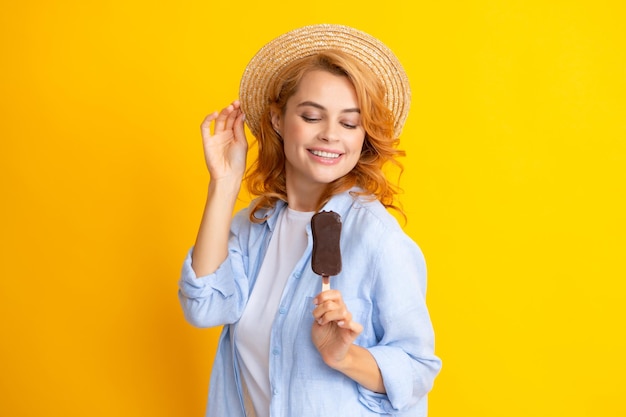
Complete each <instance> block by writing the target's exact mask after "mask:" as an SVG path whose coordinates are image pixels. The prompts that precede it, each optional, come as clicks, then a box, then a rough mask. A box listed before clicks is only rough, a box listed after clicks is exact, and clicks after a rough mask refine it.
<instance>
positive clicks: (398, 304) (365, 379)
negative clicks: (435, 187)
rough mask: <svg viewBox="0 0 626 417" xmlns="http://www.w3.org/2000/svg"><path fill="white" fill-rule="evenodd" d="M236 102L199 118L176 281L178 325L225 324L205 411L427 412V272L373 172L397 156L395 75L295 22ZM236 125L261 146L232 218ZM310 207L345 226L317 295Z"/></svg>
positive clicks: (238, 149) (391, 65) (401, 81)
mask: <svg viewBox="0 0 626 417" xmlns="http://www.w3.org/2000/svg"><path fill="white" fill-rule="evenodd" d="M240 99H241V102H239V101H235V102H233V103H232V104H231V105H229V106H228V107H226V108H224V109H223V110H222V111H221V112H219V113H217V112H215V113H213V114H210V115H209V116H207V118H206V119H205V120H204V122H203V123H202V136H203V143H204V151H205V159H206V163H207V167H208V170H209V173H210V181H209V191H208V196H207V202H206V207H205V211H204V215H203V218H202V221H201V224H200V229H199V231H198V236H197V239H196V242H195V245H194V247H193V248H192V250H190V252H189V255H188V256H187V259H186V260H185V263H184V265H183V271H182V277H181V280H180V291H179V296H180V301H181V304H182V307H183V311H184V313H185V316H186V318H187V320H188V321H190V322H191V323H192V324H194V325H196V326H199V327H209V326H219V325H224V328H223V331H222V334H221V337H220V340H219V345H218V351H217V354H216V358H215V363H214V366H213V370H212V376H211V384H210V391H209V403H208V409H207V415H208V416H259V417H262V416H263V417H265V416H287V417H288V416H298V417H302V416H326V415H341V416H374V415H396V416H425V415H426V413H427V409H426V407H427V399H426V398H427V393H428V391H429V390H430V389H431V387H432V384H433V380H434V378H435V376H436V375H437V373H438V371H439V369H440V366H441V363H440V360H439V359H438V358H437V357H436V356H435V355H434V352H433V350H434V337H433V330H432V325H431V322H430V318H429V315H428V310H427V308H426V304H425V289H426V272H425V265H424V261H423V257H422V254H421V252H420V250H419V248H418V247H417V245H416V244H415V243H414V242H413V241H412V240H411V239H410V238H409V237H408V236H407V235H406V234H405V233H404V232H403V231H402V229H401V228H400V227H399V225H398V224H397V222H396V221H395V219H394V218H393V216H391V215H390V214H389V213H388V212H387V210H386V209H387V208H390V207H395V206H394V195H395V193H396V191H395V188H394V187H393V185H392V184H390V183H389V182H388V181H387V179H386V178H385V177H384V175H383V173H382V170H381V168H382V166H383V165H384V164H385V163H386V162H391V163H397V162H396V160H395V158H396V157H397V156H399V155H402V152H401V151H399V150H397V149H396V145H397V142H398V140H397V138H398V136H399V133H400V131H401V129H402V125H403V123H404V120H405V118H406V113H407V111H408V105H409V101H410V90H409V86H408V82H407V80H406V75H405V73H404V71H403V69H402V67H401V66H400V64H399V62H397V59H396V58H395V56H394V55H393V53H392V52H391V51H390V50H389V49H388V48H386V47H385V46H384V45H383V44H382V43H380V41H378V40H376V39H375V38H372V37H371V36H369V35H367V34H365V33H363V32H360V31H357V30H355V29H352V28H348V27H344V26H337V25H315V26H308V27H304V28H301V29H297V30H295V31H292V32H289V33H287V34H285V35H282V36H281V37H279V38H277V39H274V40H273V41H271V42H270V43H269V44H267V45H266V46H265V47H264V48H263V49H261V51H259V53H257V55H256V56H255V57H254V58H253V59H252V60H251V61H250V63H249V64H248V67H247V68H246V72H245V73H244V76H243V78H242V83H241V91H240ZM244 113H245V116H244ZM244 121H245V122H246V123H247V124H248V126H249V128H250V130H251V132H252V133H253V135H254V136H255V137H256V138H257V139H258V146H259V155H258V158H257V160H256V161H255V163H254V164H253V166H252V167H251V170H250V172H249V174H248V177H247V181H248V186H249V189H250V190H251V192H253V193H254V194H256V195H258V196H259V197H258V198H257V199H256V200H255V201H253V202H252V203H251V205H250V206H249V207H248V208H247V209H245V210H243V211H241V212H239V213H237V214H236V215H235V217H234V218H232V220H231V215H232V212H233V209H234V205H235V200H236V198H237V195H238V193H239V190H240V185H241V182H242V180H243V178H244V172H245V168H246V154H247V142H246V137H245V133H244ZM211 125H214V126H213V132H211ZM320 210H324V211H334V212H336V213H338V214H339V215H340V216H341V218H342V228H343V229H342V234H341V242H340V246H341V253H342V262H343V270H342V272H341V273H340V274H338V275H337V276H336V277H333V288H332V289H331V290H327V291H320V289H321V279H320V277H319V276H318V275H316V274H315V273H314V272H313V271H312V269H311V251H312V237H311V226H310V221H311V218H312V216H313V215H314V214H315V213H316V212H318V211H320Z"/></svg>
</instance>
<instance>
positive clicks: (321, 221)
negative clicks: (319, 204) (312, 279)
mask: <svg viewBox="0 0 626 417" xmlns="http://www.w3.org/2000/svg"><path fill="white" fill-rule="evenodd" d="M311 230H312V232H313V255H312V258H311V267H312V268H313V272H315V273H316V274H318V275H321V276H322V282H323V285H322V290H326V289H329V288H330V287H329V285H330V284H329V278H330V276H331V275H337V274H339V273H340V272H341V250H340V248H339V239H340V237H341V216H339V214H337V213H335V212H334V211H321V212H319V213H317V214H315V215H314V216H313V218H312V219H311Z"/></svg>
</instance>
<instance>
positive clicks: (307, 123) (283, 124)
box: [272, 70, 365, 192]
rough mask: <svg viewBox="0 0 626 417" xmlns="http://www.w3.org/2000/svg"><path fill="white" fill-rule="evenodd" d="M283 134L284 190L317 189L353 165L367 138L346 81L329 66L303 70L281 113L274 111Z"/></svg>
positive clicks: (345, 78) (275, 123) (306, 190)
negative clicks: (329, 68) (285, 181)
mask: <svg viewBox="0 0 626 417" xmlns="http://www.w3.org/2000/svg"><path fill="white" fill-rule="evenodd" d="M272 122H273V124H274V127H275V128H276V129H277V130H278V132H279V133H280V135H281V136H282V138H283V143H284V145H283V146H284V151H285V157H286V163H285V170H286V171H285V173H286V180H287V190H288V192H292V191H296V192H298V191H297V190H300V191H304V192H309V191H311V192H315V191H318V192H319V190H322V189H323V188H324V187H325V186H326V184H328V183H330V182H332V181H334V180H336V179H338V178H341V177H343V176H344V175H346V174H347V173H349V172H350V171H351V170H352V169H353V168H354V167H355V166H356V164H357V162H358V160H359V158H360V156H361V149H362V147H363V141H364V140H365V130H364V129H363V126H362V125H361V115H360V109H359V105H358V102H357V97H356V92H355V90H354V87H353V85H352V83H351V82H350V80H349V79H348V78H347V77H345V76H338V75H334V74H331V73H329V72H327V71H321V70H316V71H311V72H308V73H307V74H305V75H304V77H303V78H302V80H301V81H300V84H299V85H298V88H297V90H296V93H295V94H294V95H293V96H291V97H290V98H289V100H287V104H286V106H285V111H284V114H274V115H273V117H272Z"/></svg>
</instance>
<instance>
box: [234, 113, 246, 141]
mask: <svg viewBox="0 0 626 417" xmlns="http://www.w3.org/2000/svg"><path fill="white" fill-rule="evenodd" d="M245 120H246V115H245V114H243V112H241V111H240V112H239V116H237V120H235V126H234V129H233V131H234V133H235V139H237V140H242V141H245V140H246V130H245V128H244V121H245Z"/></svg>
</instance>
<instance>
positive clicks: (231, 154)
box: [201, 101, 248, 182]
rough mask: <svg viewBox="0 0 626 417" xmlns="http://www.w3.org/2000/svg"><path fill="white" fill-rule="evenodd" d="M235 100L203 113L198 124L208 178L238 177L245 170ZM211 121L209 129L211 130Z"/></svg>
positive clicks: (240, 117) (239, 114)
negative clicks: (208, 112)
mask: <svg viewBox="0 0 626 417" xmlns="http://www.w3.org/2000/svg"><path fill="white" fill-rule="evenodd" d="M244 119H245V118H244V114H243V112H242V111H241V109H240V107H239V101H233V102H232V104H230V105H229V106H228V107H226V108H224V109H222V111H221V112H219V113H218V112H213V113H211V114H209V115H208V116H207V117H205V119H204V121H203V122H202V125H201V131H202V143H203V146H204V158H205V160H206V165H207V168H208V170H209V174H210V175H211V180H212V181H213V180H222V179H229V178H230V179H235V180H237V181H239V182H240V181H241V179H242V178H243V175H244V172H245V170H246V154H247V152H248V142H247V140H246V134H245V131H244ZM211 124H213V125H214V126H213V133H211Z"/></svg>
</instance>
